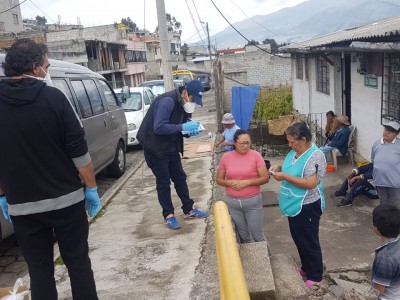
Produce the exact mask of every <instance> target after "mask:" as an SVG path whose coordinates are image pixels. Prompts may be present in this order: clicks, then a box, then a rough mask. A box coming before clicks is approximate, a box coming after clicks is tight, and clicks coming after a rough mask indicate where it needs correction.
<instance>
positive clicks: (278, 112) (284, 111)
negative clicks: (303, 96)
mask: <svg viewBox="0 0 400 300" xmlns="http://www.w3.org/2000/svg"><path fill="white" fill-rule="evenodd" d="M292 113H293V96H292V88H291V87H279V88H266V89H261V90H260V92H259V93H258V97H257V102H256V106H255V108H254V113H253V119H256V120H272V119H276V118H278V117H279V116H285V115H291V114H292Z"/></svg>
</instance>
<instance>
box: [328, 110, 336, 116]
mask: <svg viewBox="0 0 400 300" xmlns="http://www.w3.org/2000/svg"><path fill="white" fill-rule="evenodd" d="M326 116H332V117H334V116H335V113H334V112H333V111H331V110H330V111H328V112H327V113H326Z"/></svg>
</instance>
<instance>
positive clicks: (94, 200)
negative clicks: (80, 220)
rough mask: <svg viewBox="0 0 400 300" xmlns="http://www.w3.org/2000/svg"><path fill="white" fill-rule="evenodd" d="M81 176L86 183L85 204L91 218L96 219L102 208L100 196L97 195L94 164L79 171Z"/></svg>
mask: <svg viewBox="0 0 400 300" xmlns="http://www.w3.org/2000/svg"><path fill="white" fill-rule="evenodd" d="M78 172H79V175H80V176H81V178H82V180H83V182H84V183H85V186H86V188H85V202H86V209H87V210H88V213H89V216H90V217H94V216H95V215H96V214H97V213H98V212H99V210H100V208H101V202H100V198H99V194H98V193H97V185H96V177H95V175H94V169H93V164H92V163H90V164H88V165H86V166H84V167H82V168H79V169H78Z"/></svg>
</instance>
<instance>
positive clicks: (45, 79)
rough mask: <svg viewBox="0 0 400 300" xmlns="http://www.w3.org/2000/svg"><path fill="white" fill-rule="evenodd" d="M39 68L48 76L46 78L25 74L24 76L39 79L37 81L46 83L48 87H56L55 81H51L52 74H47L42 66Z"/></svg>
mask: <svg viewBox="0 0 400 300" xmlns="http://www.w3.org/2000/svg"><path fill="white" fill-rule="evenodd" d="M39 67H40V68H41V69H42V71H43V72H44V73H45V74H46V76H44V77H36V76H31V75H27V74H23V75H24V76H26V77H30V78H35V79H37V80H41V81H44V82H45V83H46V84H47V85H48V86H54V84H53V81H51V77H50V73H49V72H46V71H45V70H44V69H43V68H42V66H39Z"/></svg>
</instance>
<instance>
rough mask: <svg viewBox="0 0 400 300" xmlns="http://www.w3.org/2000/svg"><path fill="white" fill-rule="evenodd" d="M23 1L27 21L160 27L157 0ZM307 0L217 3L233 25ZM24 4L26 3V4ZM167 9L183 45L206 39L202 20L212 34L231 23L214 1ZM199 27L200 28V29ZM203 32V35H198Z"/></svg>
mask: <svg viewBox="0 0 400 300" xmlns="http://www.w3.org/2000/svg"><path fill="white" fill-rule="evenodd" d="M23 1H24V0H20V3H21V11H22V17H23V18H31V19H34V18H35V17H36V16H38V15H39V16H44V17H46V19H47V22H48V23H57V22H61V23H62V24H77V23H78V22H79V21H78V20H80V24H82V25H83V26H85V27H87V26H98V25H107V24H112V23H114V22H118V23H119V22H120V21H121V19H122V18H127V17H130V18H131V19H132V21H133V22H135V23H136V25H137V26H138V27H139V28H140V29H142V28H146V29H148V30H150V31H154V29H155V28H156V26H157V23H158V22H157V6H156V0H113V1H99V0H26V1H25V2H23ZM304 1H306V0H246V1H242V0H213V2H214V3H215V5H216V6H217V7H218V9H219V10H220V11H221V12H222V13H223V14H224V16H225V17H226V18H227V19H228V20H229V21H230V22H231V23H234V22H238V21H242V20H244V19H247V18H248V17H252V16H255V15H267V14H270V13H273V12H275V11H277V10H279V9H282V8H285V7H291V6H295V5H297V4H299V3H301V2H304ZM22 2H23V3H22ZM165 10H166V12H167V13H169V14H171V15H172V16H174V17H175V18H176V19H177V20H178V21H179V22H181V24H182V28H181V29H182V42H187V43H193V42H196V41H198V40H200V37H199V34H200V35H201V36H202V38H203V39H204V38H205V33H204V29H203V27H202V24H201V23H200V20H201V21H203V22H208V27H209V31H210V35H212V34H214V33H217V32H219V31H222V30H223V29H225V28H226V27H227V26H229V25H228V23H227V22H226V21H225V20H224V19H223V17H222V16H221V15H220V14H219V12H218V11H217V9H216V8H215V6H214V5H213V3H212V1H211V0H165ZM196 27H197V28H196ZM198 32H199V33H198Z"/></svg>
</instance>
